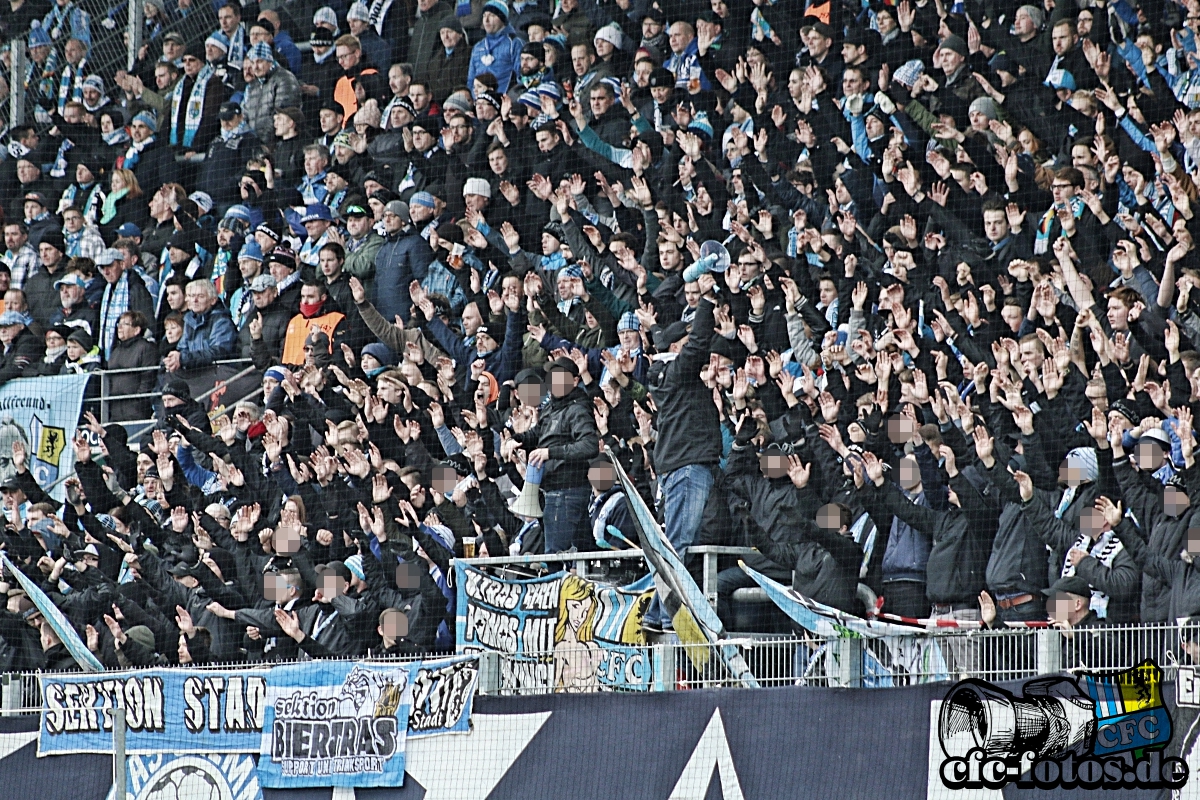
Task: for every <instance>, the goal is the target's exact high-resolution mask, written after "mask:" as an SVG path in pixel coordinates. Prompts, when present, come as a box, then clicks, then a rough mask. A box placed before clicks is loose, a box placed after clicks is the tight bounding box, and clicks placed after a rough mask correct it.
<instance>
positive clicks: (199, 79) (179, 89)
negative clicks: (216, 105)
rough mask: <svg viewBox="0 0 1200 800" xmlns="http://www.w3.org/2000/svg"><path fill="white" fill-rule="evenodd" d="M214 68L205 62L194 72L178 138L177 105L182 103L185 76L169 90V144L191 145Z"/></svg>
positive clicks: (198, 125) (201, 114) (200, 118)
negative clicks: (180, 133) (181, 129)
mask: <svg viewBox="0 0 1200 800" xmlns="http://www.w3.org/2000/svg"><path fill="white" fill-rule="evenodd" d="M215 72H216V71H215V70H214V69H213V68H212V65H211V64H205V65H204V67H203V69H201V70H200V72H198V73H197V74H196V82H195V83H194V84H193V85H192V91H191V93H190V94H189V95H188V96H187V100H186V102H187V108H186V110H185V111H184V115H183V139H182V141H180V138H179V107H180V105H181V104H183V103H184V102H185V101H184V97H183V85H184V84H185V83H187V78H182V79H181V80H180V81H179V82H178V83H176V84H175V89H174V91H172V92H171V146H172V147H175V146H177V145H179V144H182V145H183V146H184V147H191V146H192V142H193V141H194V140H195V138H196V133H197V132H198V131H199V130H200V123H201V122H203V121H204V95H205V94H206V91H207V89H208V82H209V80H211V79H212V76H213V75H214V74H215Z"/></svg>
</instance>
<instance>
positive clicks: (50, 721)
mask: <svg viewBox="0 0 1200 800" xmlns="http://www.w3.org/2000/svg"><path fill="white" fill-rule="evenodd" d="M379 671H384V672H385V673H386V674H387V677H385V678H383V679H379V678H377V677H376V675H375V673H377V672H379ZM393 673H394V674H393ZM478 675H479V668H478V660H477V659H476V658H473V657H463V656H458V657H454V658H448V659H442V660H438V661H413V662H407V663H395V664H389V665H377V666H367V665H364V664H356V663H355V662H351V661H310V662H304V663H301V664H295V665H287V666H278V667H275V668H273V669H272V668H267V667H264V668H260V669H254V668H244V669H230V670H226V671H218V670H203V671H201V670H196V671H191V670H185V669H153V670H139V671H137V672H108V673H103V674H90V675H89V674H80V675H55V676H42V678H41V686H42V698H43V705H42V712H41V723H40V731H39V735H38V755H39V756H45V755H59V754H66V753H111V752H112V725H113V718H112V710H113V709H114V708H124V709H125V722H126V739H125V748H126V752H128V753H130V754H131V755H134V754H140V755H153V754H161V753H174V754H189V753H200V754H205V753H207V754H224V753H259V752H260V751H261V752H263V753H271V752H273V750H272V749H271V747H272V745H273V744H274V742H273V735H274V730H275V729H274V723H275V722H276V721H279V722H280V723H281V724H286V723H287V722H288V721H289V719H290V717H289V716H288V715H289V714H290V713H291V711H292V710H298V711H299V712H301V713H303V712H304V711H305V708H303V707H298V708H297V709H292V708H289V707H287V706H286V704H284V705H282V706H280V708H281V709H282V710H283V711H284V712H285V713H283V714H282V715H281V714H277V713H276V709H275V708H274V706H275V705H276V703H277V702H278V701H279V700H280V699H281V698H286V697H289V696H292V695H295V694H303V693H306V692H309V693H311V692H318V690H320V691H324V687H326V686H333V685H334V684H335V683H336V686H335V687H334V688H336V690H337V691H335V692H334V696H335V697H336V698H343V697H345V698H351V697H353V698H358V699H359V700H361V701H362V703H364V704H365V703H366V699H365V697H366V695H365V694H364V692H369V691H371V690H372V687H375V688H378V687H379V686H382V685H383V684H384V683H386V682H388V681H390V682H391V685H392V686H393V687H394V688H395V689H396V691H398V692H399V693H400V695H402V696H396V697H393V694H394V693H391V694H389V695H388V697H387V698H384V699H383V700H379V699H378V698H377V700H379V702H378V703H377V707H378V708H379V709H381V710H382V709H384V708H386V707H387V706H388V704H390V703H391V702H393V700H394V701H395V713H393V714H392V717H393V718H394V719H396V720H399V721H400V722H399V724H398V726H397V727H398V730H397V731H396V732H395V734H394V740H395V741H397V742H398V743H399V745H400V753H401V762H400V769H401V772H403V742H404V740H405V738H406V737H407V736H409V735H412V736H414V737H417V736H430V735H434V734H442V733H464V732H466V731H468V730H469V727H470V717H471V711H472V706H473V701H474V696H475V688H476V684H477V682H478ZM339 676H340V677H339ZM397 676H402V677H397ZM318 694H319V692H318ZM373 708H374V707H373ZM410 711H411V713H410ZM401 715H402V716H401ZM296 719H297V720H300V718H299V717H297V718H296ZM356 719H357V718H356ZM301 721H303V720H301ZM381 725H384V724H383V723H381ZM384 727H386V725H384ZM287 730H288V731H291V730H292V729H291V728H287ZM298 730H301V731H302V730H303V728H300V729H298ZM369 730H370V732H371V733H372V743H373V742H374V741H375V737H374V731H375V727H371V728H370V729H369ZM346 731H347V728H346V726H343V727H342V730H341V731H339V735H341V734H344V733H345V732H346ZM356 732H357V728H356ZM297 735H300V734H299V733H298V734H297ZM310 739H311V734H310ZM308 741H309V740H308V739H306V740H305V742H306V746H307V742H308ZM296 750H297V748H292V749H291V750H289V751H288V752H294V751H296ZM262 761H263V762H264V763H265V762H266V759H265V758H264V759H262ZM260 779H262V776H260ZM263 785H267V786H269V785H272V784H269V783H266V782H265V781H264V784H263ZM289 785H293V786H298V785H308V786H334V785H358V786H366V785H374V784H366V783H357V784H355V783H345V784H339V783H331V782H328V781H327V782H324V783H316V782H313V783H306V784H299V783H291V784H289ZM222 797H224V795H222Z"/></svg>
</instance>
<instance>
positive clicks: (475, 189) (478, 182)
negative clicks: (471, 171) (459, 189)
mask: <svg viewBox="0 0 1200 800" xmlns="http://www.w3.org/2000/svg"><path fill="white" fill-rule="evenodd" d="M469 194H477V195H480V196H482V197H489V198H490V197H491V196H492V185H491V184H490V183H488V182H487V181H485V180H484V179H483V178H467V182H466V183H464V184H463V197H466V196H467V195H469Z"/></svg>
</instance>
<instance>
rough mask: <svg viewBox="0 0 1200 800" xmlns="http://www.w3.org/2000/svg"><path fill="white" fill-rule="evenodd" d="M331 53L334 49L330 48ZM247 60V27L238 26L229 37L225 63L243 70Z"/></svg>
mask: <svg viewBox="0 0 1200 800" xmlns="http://www.w3.org/2000/svg"><path fill="white" fill-rule="evenodd" d="M329 49H330V50H331V51H332V50H333V48H332V47H331V48H329ZM245 59H246V26H245V25H238V26H237V30H236V31H234V32H233V36H230V37H229V53H228V54H226V56H225V63H226V64H228V65H229V66H231V67H233V68H234V69H239V70H240V69H241V68H242V62H243V61H244V60H245Z"/></svg>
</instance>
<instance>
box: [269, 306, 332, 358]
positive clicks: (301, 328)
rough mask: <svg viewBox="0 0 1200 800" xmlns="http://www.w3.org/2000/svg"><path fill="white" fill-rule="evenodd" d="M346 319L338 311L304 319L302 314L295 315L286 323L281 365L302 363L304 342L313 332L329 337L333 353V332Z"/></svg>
mask: <svg viewBox="0 0 1200 800" xmlns="http://www.w3.org/2000/svg"><path fill="white" fill-rule="evenodd" d="M345 318H346V315H345V314H343V313H342V312H340V311H332V312H330V313H328V314H322V315H321V316H319V317H313V318H312V319H305V318H304V315H303V314H297V315H296V316H294V317H292V319H291V321H290V322H288V326H287V333H286V334H285V335H284V337H283V359H282V360H283V363H284V364H303V363H304V342H305V340H307V339H308V335H309V334H310V333H312V332H313V331H314V330H319V331H324V332H325V335H326V336H328V337H329V347H330V352H333V349H332V348H333V332H334V330H336V329H337V326H338V323H339V322H341V321H342V320H344V319H345Z"/></svg>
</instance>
